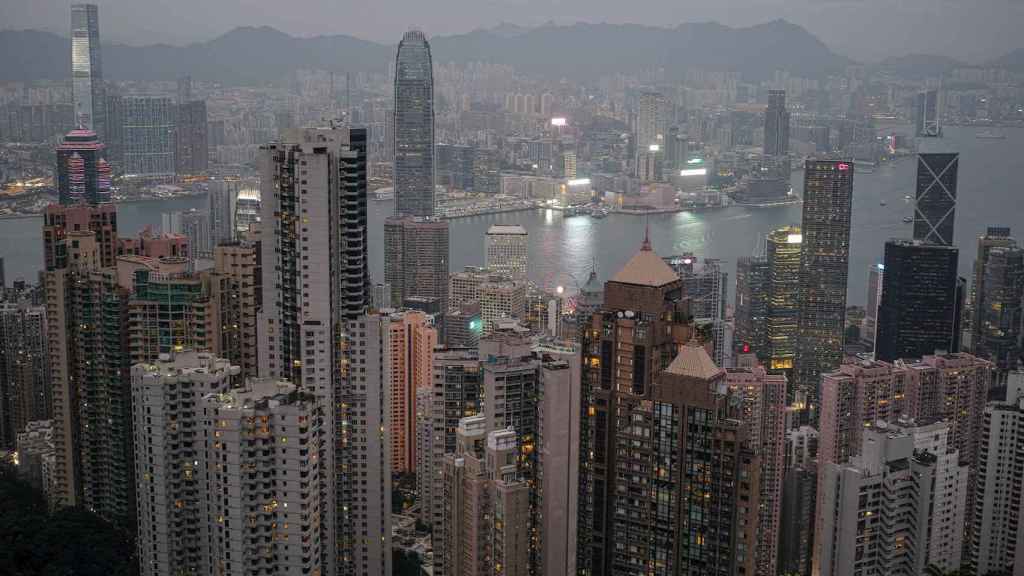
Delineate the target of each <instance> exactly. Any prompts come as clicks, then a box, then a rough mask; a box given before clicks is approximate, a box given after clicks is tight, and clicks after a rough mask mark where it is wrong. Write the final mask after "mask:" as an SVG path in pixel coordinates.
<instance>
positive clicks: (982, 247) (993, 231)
mask: <svg viewBox="0 0 1024 576" xmlns="http://www.w3.org/2000/svg"><path fill="white" fill-rule="evenodd" d="M996 247H1003V248H1016V247H1017V240H1016V239H1014V238H1013V237H1012V236H1010V229H1009V228H1004V227H992V226H990V227H989V228H988V229H987V230H986V231H985V234H984V235H982V236H979V237H978V252H977V255H976V256H975V257H974V272H973V276H972V278H971V298H970V302H971V307H970V312H971V316H970V323H969V324H970V335H971V337H970V342H969V343H968V344H969V345H970V350H971V351H972V352H974V351H975V349H976V348H977V345H978V340H979V339H980V337H981V323H980V319H981V312H982V310H981V306H982V300H981V295H982V294H984V293H985V267H986V266H987V265H988V257H989V252H990V251H991V250H992V248H996Z"/></svg>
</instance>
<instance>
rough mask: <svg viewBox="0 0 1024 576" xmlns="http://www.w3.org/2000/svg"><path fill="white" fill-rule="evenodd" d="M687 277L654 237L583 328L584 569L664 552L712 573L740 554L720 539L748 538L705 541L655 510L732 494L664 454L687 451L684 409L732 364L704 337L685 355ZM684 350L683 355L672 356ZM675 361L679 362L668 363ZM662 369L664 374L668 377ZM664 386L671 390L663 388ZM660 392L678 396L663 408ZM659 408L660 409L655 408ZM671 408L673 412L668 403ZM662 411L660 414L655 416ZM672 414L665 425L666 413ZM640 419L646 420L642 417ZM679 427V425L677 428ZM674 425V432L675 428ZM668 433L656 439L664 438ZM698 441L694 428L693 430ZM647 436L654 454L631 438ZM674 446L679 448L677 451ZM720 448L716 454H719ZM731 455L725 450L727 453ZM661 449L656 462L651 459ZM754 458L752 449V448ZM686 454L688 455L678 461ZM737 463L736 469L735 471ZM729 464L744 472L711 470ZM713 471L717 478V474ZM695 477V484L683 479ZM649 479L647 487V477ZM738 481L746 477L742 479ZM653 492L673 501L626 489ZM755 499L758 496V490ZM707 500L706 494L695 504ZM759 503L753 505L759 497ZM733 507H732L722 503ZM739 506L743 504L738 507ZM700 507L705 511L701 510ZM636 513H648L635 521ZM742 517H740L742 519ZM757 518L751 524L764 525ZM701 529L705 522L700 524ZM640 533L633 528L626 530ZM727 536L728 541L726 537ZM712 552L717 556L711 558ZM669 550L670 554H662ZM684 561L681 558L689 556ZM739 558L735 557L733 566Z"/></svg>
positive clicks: (580, 562) (704, 401) (707, 400)
mask: <svg viewBox="0 0 1024 576" xmlns="http://www.w3.org/2000/svg"><path fill="white" fill-rule="evenodd" d="M682 284H683V282H682V280H680V279H679V277H678V275H676V273H675V272H674V271H673V270H672V268H670V267H669V266H668V264H666V263H665V262H664V260H662V259H661V258H659V257H658V256H657V255H656V254H655V253H654V252H653V251H652V250H651V246H650V243H649V242H647V241H645V242H644V243H643V245H642V247H641V249H640V251H638V252H637V253H636V254H635V255H634V256H633V258H631V259H630V260H629V262H627V264H626V265H625V266H624V267H623V268H622V270H620V271H619V272H618V273H617V274H615V276H614V277H613V278H612V279H611V280H610V281H609V282H608V283H606V284H605V291H604V303H603V305H602V307H601V309H600V310H599V311H597V312H595V313H594V314H592V315H591V316H590V319H589V320H588V321H586V324H585V326H583V327H582V328H581V330H580V335H581V342H580V348H581V350H582V351H583V354H582V365H583V370H582V379H581V395H582V398H583V400H582V402H581V406H580V412H581V419H580V438H581V446H580V489H579V520H578V523H577V528H578V548H577V558H576V566H577V572H581V571H582V572H584V573H589V574H593V575H605V574H614V573H618V571H620V570H622V571H626V570H628V568H626V566H637V565H647V563H648V562H656V561H664V562H666V566H669V565H670V564H668V563H669V562H671V563H672V564H671V568H669V570H670V571H679V570H680V569H682V571H684V572H685V571H686V569H688V568H694V569H695V570H696V568H695V567H694V565H693V564H691V563H689V562H690V560H689V559H691V558H700V559H702V560H704V561H705V564H704V568H705V570H704V572H703V573H709V572H710V570H711V569H712V567H714V568H725V569H728V568H726V567H725V565H724V564H725V563H729V562H732V561H733V560H734V559H735V557H734V556H733V554H732V553H728V554H723V556H722V557H717V552H713V551H712V550H711V548H713V547H716V546H718V545H729V546H733V549H734V550H735V546H737V545H739V544H740V542H741V541H742V540H739V539H737V540H733V539H732V538H733V536H734V535H735V533H734V532H729V534H728V535H722V537H721V539H715V540H713V541H712V539H707V540H702V539H699V538H697V536H696V534H694V535H693V537H692V538H691V536H690V535H689V534H686V535H685V536H679V534H680V533H679V532H675V535H674V536H669V535H668V532H671V531H673V530H675V529H676V528H677V526H676V520H677V518H670V517H658V518H655V517H654V511H655V510H658V509H661V510H673V511H678V510H679V508H678V507H679V506H680V505H681V503H680V502H679V500H678V496H677V495H678V494H689V493H694V492H692V491H694V490H702V491H704V489H705V488H707V491H708V492H710V493H714V494H715V495H716V497H720V498H722V500H720V501H718V502H721V503H723V505H724V502H725V501H726V500H728V499H730V498H732V497H733V496H736V494H735V493H731V492H729V491H727V490H724V489H722V490H718V489H713V488H711V487H710V486H702V487H700V488H698V487H696V486H693V485H691V484H689V480H688V479H690V478H691V477H689V476H687V477H686V478H687V480H680V479H681V478H683V476H684V475H682V474H681V473H680V474H677V473H676V472H674V471H670V470H665V471H664V472H661V471H659V470H660V468H659V467H660V466H661V465H660V464H656V462H664V461H666V460H662V458H667V459H669V460H670V461H676V460H675V458H680V459H681V458H684V456H683V455H682V453H681V452H677V450H683V447H684V446H686V441H685V438H683V437H681V436H677V435H676V432H682V431H684V430H689V429H690V428H688V426H687V423H686V422H684V421H682V420H676V418H680V419H682V418H685V417H686V415H687V414H689V413H690V412H689V410H691V408H687V407H686V406H691V407H692V410H694V411H695V410H697V409H698V406H700V407H701V408H700V409H704V408H707V407H708V406H710V405H717V403H718V402H719V400H718V399H716V397H715V395H714V394H713V393H712V392H711V388H713V387H714V385H716V384H718V383H720V382H721V380H722V378H723V377H724V373H720V371H719V370H718V369H717V368H716V367H714V363H713V362H712V361H711V358H710V357H709V356H708V355H707V353H706V352H705V351H704V350H703V349H702V348H700V349H698V347H697V346H693V345H690V346H686V347H685V349H686V352H685V353H684V352H680V353H678V354H677V349H678V346H679V345H681V344H683V343H684V342H688V341H690V340H691V338H692V335H693V328H692V326H691V325H690V324H689V321H688V319H689V310H688V306H687V304H686V300H685V299H684V298H683V286H682ZM672 358H675V361H671V359H672ZM670 362H671V364H672V366H673V367H674V369H673V368H671V367H670V368H669V369H668V372H673V374H667V373H663V370H665V369H666V367H668V366H669V363H670ZM661 378H665V381H664V382H663V383H661V384H660V385H659V381H660V379H661ZM656 390H661V391H662V393H663V394H664V396H658V392H656ZM656 401H658V402H661V403H665V404H670V405H671V406H666V407H665V408H664V409H662V408H660V407H659V405H658V404H657V403H655V402H656ZM652 410H653V413H652V412H651V411H652ZM662 410H664V411H662ZM655 415H657V416H655ZM666 418H667V419H668V422H669V424H668V425H667V426H665V427H663V426H662V424H661V423H662V422H664V421H665V419H666ZM640 422H644V423H645V424H643V425H640V424H639V423H640ZM702 422H705V423H706V425H707V426H708V427H710V428H714V429H715V430H716V431H715V432H712V431H711V430H707V429H704V428H703V424H702V428H701V433H702V434H703V433H706V434H709V435H711V436H714V435H715V434H717V433H718V432H721V433H722V434H723V436H722V437H723V438H724V437H725V436H728V435H731V434H733V433H734V432H735V430H732V431H728V432H727V431H725V430H724V428H723V429H719V428H717V426H718V424H724V423H723V422H721V421H718V420H716V419H715V418H713V417H710V415H709V418H708V419H707V420H706V421H702ZM638 425H640V426H641V427H645V426H653V427H657V429H656V430H646V431H644V430H641V429H640V428H638V427H637V426H638ZM677 426H678V427H677ZM670 429H671V430H672V431H674V432H670V431H669V430H670ZM662 433H664V434H665V435H666V436H665V440H664V441H661V440H654V439H656V438H662V436H659V435H660V434H662ZM688 437H690V438H691V439H693V440H695V439H696V437H695V436H688ZM639 438H650V439H651V440H647V441H648V442H651V447H652V450H653V449H655V447H657V449H658V450H664V452H659V453H658V455H657V456H655V455H654V454H653V453H652V452H649V451H643V453H642V454H641V451H635V450H632V449H630V448H628V446H629V445H630V444H631V443H632V442H635V441H637V440H639ZM740 444H741V442H739V441H735V442H733V444H732V448H733V449H735V450H741V447H740ZM670 453H671V454H675V456H671V455H670ZM718 456H719V455H715V454H710V453H709V454H707V457H708V458H710V459H711V460H713V461H715V462H718V460H717V459H716V458H717V457H718ZM720 456H721V457H722V458H726V456H725V455H724V454H723V455H720ZM646 457H654V460H653V461H648V460H645V459H644V458H646ZM730 457H731V458H732V460H731V462H732V463H735V464H736V466H745V465H746V464H745V463H744V460H743V458H741V455H740V454H738V453H733V454H732V455H731V456H730ZM744 458H745V456H744ZM678 461H680V462H681V461H682V460H678ZM726 468H728V471H726ZM712 469H713V470H715V471H716V472H717V471H722V473H723V474H734V473H736V472H737V470H736V469H735V468H732V467H731V466H725V467H723V468H720V467H718V465H717V464H715V465H710V464H709V468H708V470H712ZM621 470H636V471H645V472H644V474H641V473H640V472H638V473H637V474H632V473H630V474H622V473H621ZM645 474H652V475H654V474H657V475H659V476H658V477H657V478H649V477H647V476H646V475H645ZM712 476H714V477H712ZM702 479H703V480H706V481H708V482H709V483H710V482H716V481H719V480H724V477H719V476H717V475H715V474H709V475H706V476H702ZM680 481H686V482H687V485H685V486H683V485H680V484H679V482H680ZM640 485H644V486H647V489H646V490H647V492H645V491H644V489H641V488H640V487H639V486H640ZM733 486H734V487H735V486H737V485H733ZM655 487H656V488H657V489H659V490H661V489H664V490H665V493H664V495H660V494H659V495H655V494H651V492H650V490H651V489H652V488H655ZM632 490H636V491H637V492H632V493H634V494H640V493H645V494H650V497H651V498H654V499H655V500H654V502H668V505H667V506H666V507H664V508H658V506H657V505H656V504H655V503H653V502H652V503H648V502H647V500H646V497H644V498H641V499H635V498H633V497H629V496H624V494H630V493H631V491H632ZM750 496H752V497H753V500H751V502H756V500H757V493H756V492H755V493H753V494H751V495H748V497H750ZM695 505H697V506H700V505H701V503H695ZM750 506H754V504H750ZM637 507H646V508H645V509H646V510H648V511H650V513H649V514H647V515H640V513H639V508H637ZM723 509H724V508H723ZM733 510H734V511H735V510H738V508H733ZM678 513H679V514H680V516H679V518H682V517H686V518H693V517H695V516H691V514H690V513H691V511H690V510H689V509H687V510H685V511H679V512H678ZM694 514H697V512H696V511H695V512H694ZM630 518H644V520H643V521H640V522H634V521H632V520H630ZM700 518H702V519H706V520H707V521H709V522H711V521H717V520H721V521H722V522H723V524H722V525H723V526H725V525H728V524H727V522H726V521H725V520H724V519H722V518H720V517H719V518H717V519H713V518H712V517H711V516H710V515H708V516H704V515H701V516H700ZM737 520H738V519H737V518H735V517H734V518H732V519H731V520H730V522H733V524H732V525H733V526H735V525H736V523H735V522H736V521H737ZM755 524H756V522H754V521H753V520H751V522H750V524H749V525H748V526H749V527H750V528H751V529H755ZM694 529H695V530H697V531H700V528H699V527H696V525H694ZM627 535H632V536H627ZM632 537H635V538H636V540H635V541H636V542H638V543H643V545H642V546H641V545H637V546H632V545H630V544H629V543H628V542H627V538H632ZM725 540H728V544H726V542H725ZM673 542H674V543H676V544H678V545H683V543H684V542H686V543H687V545H694V546H696V547H697V548H699V549H694V550H693V553H692V554H690V553H681V554H675V553H670V552H668V551H665V553H664V556H663V555H661V553H660V552H659V551H658V550H655V549H654V548H653V546H655V545H657V546H662V545H669V544H670V543H673ZM747 550H749V551H750V554H748V555H747V556H746V558H745V560H746V561H749V562H751V565H750V566H748V567H749V568H750V570H749V572H748V573H753V564H752V563H753V562H754V560H753V556H754V554H753V550H754V544H753V543H752V542H751V543H750V544H749V546H748V548H747ZM712 557H716V559H714V560H712V559H711V558H712ZM662 559H664V560H662ZM679 563H682V565H680V564H679ZM731 567H732V566H731V565H730V566H729V568H731Z"/></svg>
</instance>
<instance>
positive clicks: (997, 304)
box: [974, 246, 1024, 372]
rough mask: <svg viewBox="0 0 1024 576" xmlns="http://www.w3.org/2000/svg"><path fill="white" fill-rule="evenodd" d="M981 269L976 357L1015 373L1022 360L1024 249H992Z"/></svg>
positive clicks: (1002, 247)
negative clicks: (1014, 370)
mask: <svg viewBox="0 0 1024 576" xmlns="http://www.w3.org/2000/svg"><path fill="white" fill-rule="evenodd" d="M987 256H988V257H987V259H986V261H985V264H984V267H983V269H982V270H981V279H982V283H981V284H980V286H979V290H978V292H977V294H976V297H977V298H978V305H977V307H976V308H975V310H976V311H977V314H978V316H977V317H976V318H975V322H976V326H977V341H976V342H974V352H975V354H976V355H977V356H980V357H982V358H985V359H986V360H991V361H992V362H995V364H996V367H997V368H998V369H999V370H1000V371H1001V372H1005V371H1007V370H1013V369H1015V368H1016V367H1017V363H1018V362H1019V361H1020V359H1021V353H1022V349H1021V322H1022V321H1024V310H1022V301H1024V250H1022V249H1020V248H1017V247H1016V246H1014V247H1008V246H994V247H991V248H989V250H988V255H987Z"/></svg>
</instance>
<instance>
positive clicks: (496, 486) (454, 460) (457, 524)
mask: <svg viewBox="0 0 1024 576" xmlns="http://www.w3.org/2000/svg"><path fill="white" fill-rule="evenodd" d="M456 438H457V439H456V449H455V453H453V454H448V455H446V456H445V457H444V463H443V470H444V474H443V478H444V479H443V486H444V508H445V513H444V527H443V529H442V533H443V537H442V540H441V547H440V549H436V550H435V551H434V555H435V558H436V557H440V559H441V560H442V562H441V563H442V564H443V573H444V574H448V575H454V576H470V575H480V576H483V575H498V574H507V575H509V576H527V575H528V574H530V573H531V572H530V524H531V514H530V486H529V484H528V483H527V482H526V481H525V480H524V478H523V476H522V473H521V472H520V470H519V468H520V465H519V446H518V442H517V438H516V431H515V430H514V429H511V428H510V429H503V430H492V431H489V432H488V429H487V422H486V420H485V419H484V418H483V417H482V416H470V417H466V418H463V419H462V420H460V421H459V427H458V429H457V431H456Z"/></svg>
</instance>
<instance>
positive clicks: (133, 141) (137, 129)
mask: <svg viewBox="0 0 1024 576" xmlns="http://www.w3.org/2000/svg"><path fill="white" fill-rule="evenodd" d="M122 102H123V111H122V114H123V118H124V121H123V125H124V135H123V138H124V169H123V175H124V177H125V178H128V179H134V180H142V181H146V182H169V181H171V180H173V179H174V175H175V165H174V146H175V139H174V134H175V129H174V104H173V102H172V101H171V99H170V98H165V97H159V98H149V97H134V96H133V97H126V98H124V99H123V100H122Z"/></svg>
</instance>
